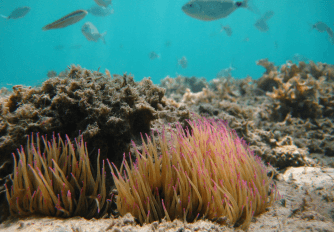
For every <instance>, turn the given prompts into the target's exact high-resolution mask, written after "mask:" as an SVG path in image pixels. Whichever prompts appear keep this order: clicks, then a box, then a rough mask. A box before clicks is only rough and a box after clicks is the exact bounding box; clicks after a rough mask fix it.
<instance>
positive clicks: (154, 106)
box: [0, 65, 189, 221]
mask: <svg viewBox="0 0 334 232" xmlns="http://www.w3.org/2000/svg"><path fill="white" fill-rule="evenodd" d="M164 92H165V90H164V89H163V88H160V87H158V86H155V85H153V83H152V81H151V80H149V79H146V78H145V79H143V80H142V81H140V82H135V81H134V79H133V77H132V76H129V75H126V74H124V75H123V76H120V75H114V76H113V77H110V76H109V75H104V74H103V73H100V72H98V71H90V70H87V69H84V68H81V67H80V66H74V65H73V66H71V67H69V70H66V71H64V72H61V73H60V74H59V76H58V77H53V78H50V79H48V80H46V81H44V82H43V83H42V84H41V86H39V87H34V88H31V87H24V86H19V85H17V86H14V87H13V92H12V93H10V94H9V95H7V96H4V97H2V98H1V101H0V135H1V137H0V153H1V154H2V155H1V156H0V184H1V185H0V207H2V205H3V204H4V203H5V199H4V197H5V194H4V187H3V184H5V183H8V181H9V179H10V174H11V173H12V170H13V162H12V157H11V153H12V152H14V151H15V150H16V148H17V147H20V145H21V144H24V143H25V142H26V139H27V136H28V135H29V134H31V133H40V134H46V135H48V136H52V134H53V132H54V131H57V132H58V133H59V134H60V135H61V136H65V134H67V135H68V136H69V138H71V139H73V138H75V137H77V135H78V134H79V131H81V134H82V136H83V139H84V140H85V141H86V143H87V147H88V149H89V150H94V149H98V148H100V149H101V159H106V158H108V159H110V160H111V161H113V162H114V163H116V164H120V163H121V162H122V158H123V153H124V152H129V151H130V149H131V144H130V141H131V140H134V141H138V142H140V141H141V138H140V132H142V133H147V132H149V131H150V129H152V128H159V125H161V124H164V123H166V122H168V123H172V124H173V123H175V122H177V121H180V122H181V123H184V122H185V121H184V120H185V119H188V118H189V111H188V110H187V109H186V108H184V107H183V108H182V109H181V108H180V109H179V108H178V106H176V105H171V104H169V101H168V100H167V99H165V98H164ZM91 162H92V165H93V166H96V159H92V160H91ZM106 181H107V183H109V185H110V186H111V185H112V178H111V177H109V179H108V178H107V180H106ZM2 220H3V214H0V221H2Z"/></svg>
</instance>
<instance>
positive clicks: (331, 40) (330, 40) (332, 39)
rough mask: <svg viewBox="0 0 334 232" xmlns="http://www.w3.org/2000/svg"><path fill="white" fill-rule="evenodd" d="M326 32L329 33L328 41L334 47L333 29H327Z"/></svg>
mask: <svg viewBox="0 0 334 232" xmlns="http://www.w3.org/2000/svg"><path fill="white" fill-rule="evenodd" d="M326 31H327V34H328V40H329V42H330V43H331V44H332V45H334V33H333V30H332V28H330V27H327V29H326Z"/></svg>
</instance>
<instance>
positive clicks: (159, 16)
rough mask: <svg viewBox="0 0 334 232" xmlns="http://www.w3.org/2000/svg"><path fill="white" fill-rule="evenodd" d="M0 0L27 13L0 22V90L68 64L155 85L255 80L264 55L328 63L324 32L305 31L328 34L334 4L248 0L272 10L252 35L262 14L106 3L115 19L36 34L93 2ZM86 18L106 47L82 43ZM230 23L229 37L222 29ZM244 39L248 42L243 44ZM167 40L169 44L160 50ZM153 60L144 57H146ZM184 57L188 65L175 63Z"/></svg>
mask: <svg viewBox="0 0 334 232" xmlns="http://www.w3.org/2000/svg"><path fill="white" fill-rule="evenodd" d="M50 2H51V1H42V0H39V1H31V0H30V1H28V0H26V1H24V0H16V1H8V0H7V1H5V0H1V1H0V14H3V15H9V14H10V13H11V12H12V11H13V10H14V9H15V8H16V7H20V6H28V7H30V8H31V10H30V12H29V13H28V14H27V15H26V16H25V17H24V18H20V19H12V20H6V19H4V18H0V31H1V36H0V41H1V43H0V44H1V45H0V57H1V62H0V70H1V76H0V86H1V87H2V86H5V87H8V88H10V87H11V85H15V84H24V85H36V84H38V83H41V82H42V81H43V80H45V79H47V76H46V74H47V72H48V71H50V70H55V71H56V72H57V73H59V72H60V71H63V70H64V69H66V67H67V66H69V65H71V64H79V65H81V66H82V67H84V68H87V69H92V70H97V69H98V68H100V71H103V72H104V70H105V68H107V69H109V70H110V73H112V74H113V73H117V74H123V73H124V72H127V73H131V74H133V75H134V77H135V80H136V81H139V80H141V79H142V78H143V77H149V76H150V77H151V78H152V80H153V82H154V83H157V84H158V83H160V80H161V79H162V78H164V77H166V76H167V75H170V76H172V77H174V76H176V75H177V74H181V75H185V76H196V77H205V78H207V79H208V80H211V79H213V78H215V77H216V75H217V73H218V72H219V71H220V70H222V69H225V68H227V67H229V66H230V64H231V63H232V65H233V66H234V67H235V68H236V70H234V71H233V73H232V74H233V76H235V77H236V78H245V77H246V76H247V75H250V76H252V77H253V78H254V79H257V78H259V77H260V76H261V75H262V73H263V71H264V68H263V67H260V66H257V65H256V61H257V60H259V59H262V58H269V60H270V61H273V62H275V64H276V65H281V64H283V63H285V61H286V60H287V59H291V58H292V57H293V55H294V54H296V53H298V54H301V55H303V56H304V57H307V59H309V60H313V61H315V62H319V61H320V62H326V63H330V64H333V63H334V45H332V44H331V43H330V41H329V40H328V35H327V33H326V32H324V33H320V32H318V31H316V30H310V25H309V24H314V23H316V22H318V21H322V22H324V23H326V24H327V25H328V26H329V27H331V28H332V30H334V25H333V23H334V1H333V0H290V1H287V0H280V1H274V0H253V1H252V4H253V5H255V6H256V7H257V8H258V9H259V10H260V12H261V13H262V14H263V13H265V12H266V11H268V10H272V11H274V13H275V14H274V16H273V17H272V18H271V19H270V20H269V21H268V26H269V28H270V30H269V31H268V32H260V31H258V30H257V29H256V28H255V26H254V23H255V22H256V20H257V19H258V18H260V16H261V15H258V14H255V13H253V12H251V11H249V10H247V9H241V8H239V9H237V10H236V11H235V12H233V13H232V14H231V15H229V16H228V17H227V18H224V19H219V20H216V21H210V22H207V21H200V20H197V19H194V18H191V17H189V16H188V15H186V14H185V13H184V12H183V11H182V10H181V7H182V6H183V5H184V4H185V3H186V2H187V1H186V0H178V1H164V0H113V6H112V8H113V9H114V14H112V15H109V16H106V17H103V18H100V17H96V16H93V15H91V14H88V15H87V16H86V17H85V18H84V19H83V20H81V21H79V22H78V23H76V24H74V25H71V26H68V27H66V28H62V29H56V30H49V31H42V27H43V26H45V25H46V24H48V23H51V22H53V21H55V20H57V19H59V18H61V17H63V16H65V15H66V14H68V13H71V12H72V11H75V10H78V9H85V10H87V9H88V8H89V7H91V6H93V5H95V2H94V1H93V0H82V1H77V0H57V1H52V2H53V3H50ZM87 21H90V22H92V23H93V24H94V25H95V26H96V27H97V28H98V30H99V32H100V33H103V32H104V31H106V32H107V35H106V36H105V40H106V44H103V43H102V41H101V40H99V41H98V42H93V41H88V40H87V39H86V38H85V36H84V35H83V34H82V33H81V27H82V25H83V24H84V23H85V22H87ZM221 24H222V25H229V26H230V27H231V28H232V31H233V34H232V36H230V37H228V36H227V35H226V33H224V32H222V33H220V30H221ZM246 38H249V40H248V41H245V39H246ZM166 42H168V43H170V46H166ZM152 51H154V52H156V53H157V54H159V55H160V58H158V59H154V60H151V59H150V58H149V53H150V52H152ZM183 56H185V57H186V58H187V60H188V67H187V68H182V67H181V66H179V65H178V60H179V59H181V58H182V57H183Z"/></svg>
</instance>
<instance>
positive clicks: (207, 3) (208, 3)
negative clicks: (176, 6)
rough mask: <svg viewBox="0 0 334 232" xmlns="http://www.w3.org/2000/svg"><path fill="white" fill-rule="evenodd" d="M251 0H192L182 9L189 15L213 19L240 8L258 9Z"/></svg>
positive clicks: (207, 19) (204, 19)
mask: <svg viewBox="0 0 334 232" xmlns="http://www.w3.org/2000/svg"><path fill="white" fill-rule="evenodd" d="M249 1H250V0H244V1H243V2H235V1H233V0H191V1H189V2H188V3H186V4H184V5H183V6H182V11H183V12H184V13H185V14H187V15H188V16H190V17H192V18H195V19H199V20H203V21H212V20H217V19H221V18H226V17H227V16H229V15H230V14H231V13H233V12H234V11H235V10H236V9H238V8H246V9H249V10H251V11H256V10H255V8H253V7H250V5H249Z"/></svg>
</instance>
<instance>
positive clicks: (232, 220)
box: [108, 118, 278, 229]
mask: <svg viewBox="0 0 334 232" xmlns="http://www.w3.org/2000/svg"><path fill="white" fill-rule="evenodd" d="M188 123H189V125H190V126H191V130H189V129H188V128H186V129H185V130H184V129H183V128H182V126H181V125H180V124H178V125H177V126H176V132H173V131H172V132H171V136H167V133H166V130H165V129H163V132H162V133H158V140H159V145H160V150H159V149H158V146H157V143H156V142H155V140H154V139H151V137H150V136H148V135H146V140H147V142H145V140H144V138H143V137H142V141H143V149H142V152H139V151H138V150H137V151H136V153H135V156H136V160H135V162H132V160H131V156H130V162H129V163H128V162H127V161H126V160H125V159H124V161H123V167H124V168H125V170H122V169H123V167H122V168H121V170H120V171H118V170H117V168H116V167H115V165H113V166H114V169H116V172H115V171H114V169H113V168H112V167H110V168H111V169H112V175H113V179H114V181H115V185H116V188H117V190H118V196H117V198H116V204H117V209H118V211H119V212H120V214H121V215H125V214H126V213H128V212H130V213H131V214H132V215H133V216H134V217H136V218H137V219H138V220H139V221H140V223H148V222H153V221H155V220H160V219H162V218H164V217H165V218H166V219H167V220H174V219H176V218H178V219H181V220H184V221H187V222H192V221H195V220H197V219H210V220H216V221H219V222H222V223H229V224H231V225H235V226H236V225H240V227H241V228H242V229H247V228H248V226H249V224H250V222H251V219H252V217H253V216H254V215H258V214H260V213H262V212H264V211H265V210H266V208H267V207H268V206H270V205H271V204H272V202H273V201H274V200H276V199H277V196H278V191H277V189H276V186H274V185H273V183H272V176H271V177H270V176H268V175H267V173H268V170H267V168H266V166H265V165H264V164H263V163H262V161H261V159H260V158H259V157H257V156H254V155H253V153H252V152H251V151H250V149H249V147H248V146H247V144H246V143H245V142H244V141H243V140H242V139H240V138H239V137H238V136H237V135H236V133H235V132H234V131H232V130H230V129H229V128H228V127H227V125H226V123H225V122H223V121H221V120H218V121H215V120H209V119H205V118H199V119H197V120H194V121H188ZM167 137H169V139H167ZM108 163H109V161H108ZM109 165H110V163H109Z"/></svg>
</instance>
